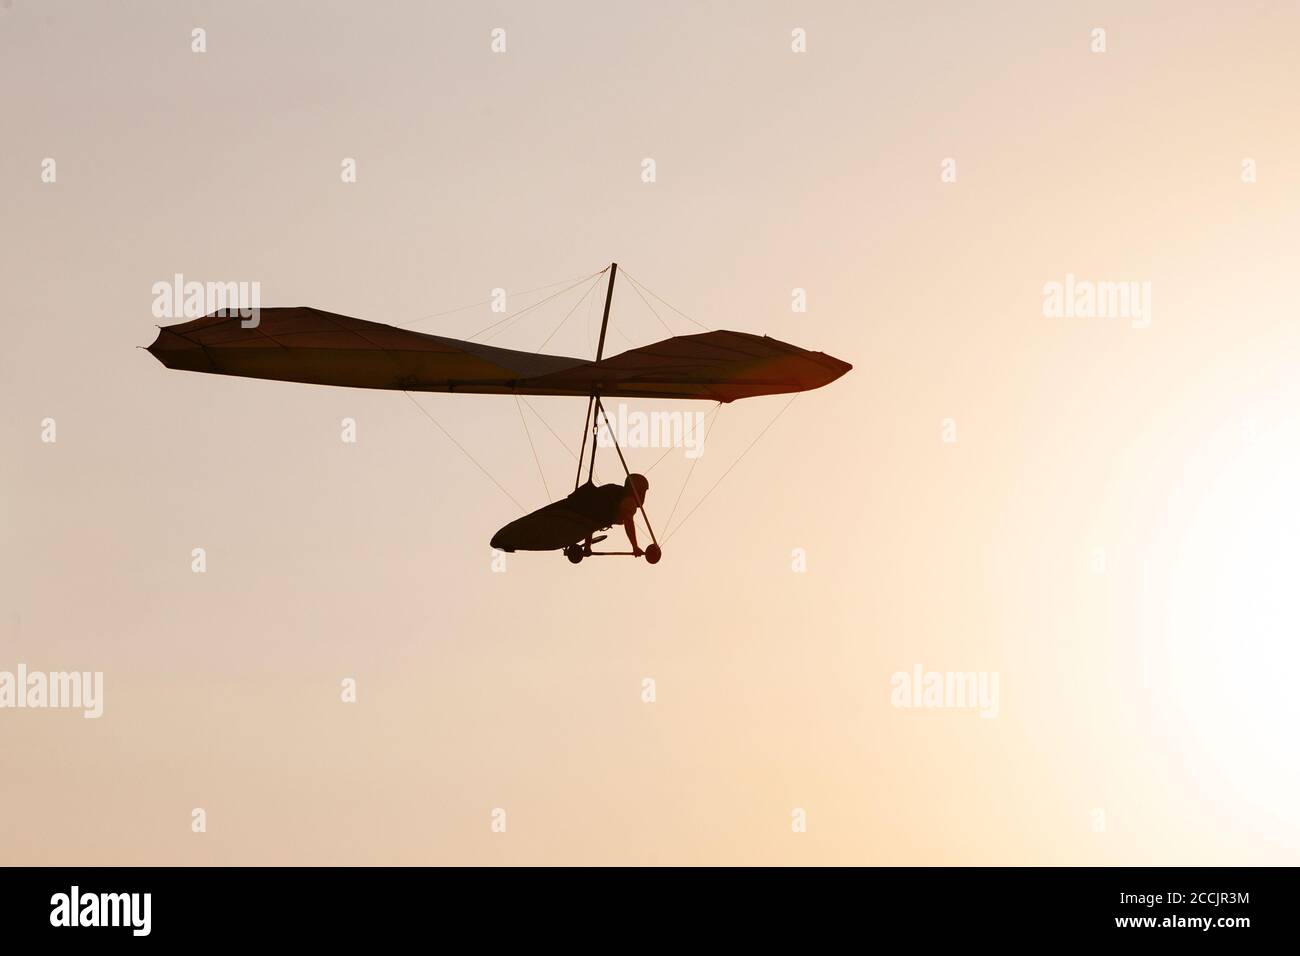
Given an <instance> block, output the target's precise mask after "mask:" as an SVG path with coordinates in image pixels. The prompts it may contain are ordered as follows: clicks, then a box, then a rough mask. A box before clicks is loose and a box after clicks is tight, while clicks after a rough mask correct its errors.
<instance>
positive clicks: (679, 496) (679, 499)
mask: <svg viewBox="0 0 1300 956" xmlns="http://www.w3.org/2000/svg"><path fill="white" fill-rule="evenodd" d="M718 408H722V403H721V402H718ZM718 417H719V418H721V417H722V416H721V415H719V416H718ZM715 424H717V419H714V422H713V424H711V425H709V431H713V425H715ZM709 431H706V432H705V433H704V438H703V440H702V441H701V443H700V444H701V446H703V445H705V444H708V440H709ZM699 463H700V458H699V456H696V457H695V458H694V459H692V460H691V467H690V468H688V469H687V470H686V480H685V481H683V482H682V487H681V488H680V489H679V490H678V492H677V500H676V501H674V502H673V510H672V511H670V512H668V520H667V521H665V522H664V527H665V528H670V527H672V523H673V515H675V514H677V506H678V505H679V504H681V503H682V495H684V494H686V486H687V485H689V484H690V483H691V475H693V474H695V466H696V465H698V464H699ZM667 540H668V539H667V538H666V537H665V538H664V541H665V542H666V541H667Z"/></svg>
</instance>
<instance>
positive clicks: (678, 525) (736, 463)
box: [664, 392, 799, 544]
mask: <svg viewBox="0 0 1300 956" xmlns="http://www.w3.org/2000/svg"><path fill="white" fill-rule="evenodd" d="M798 397H799V393H798V392H795V393H794V396H793V397H792V398H791V399H790V401H788V402H786V403H785V405H783V406H782V407H781V410H780V411H779V412H777V413H776V415H774V416H773V417H772V420H771V421H770V422H768V423H767V424H766V425H764V426H763V430H762V431H761V432H759V433H758V434H757V435H756V436H754V440H753V441H751V442H750V443H749V445H748V446H746V448H745V450H744V451H742V452H741V453H740V457H739V458H737V459H736V460H735V461H733V462H732V463H731V466H730V467H729V468H728V469H727V470H726V471H724V472H723V473H722V477H721V478H719V479H718V480H717V481H715V482H714V483H713V487H712V488H710V489H709V490H708V491H706V492H705V493H704V497H702V498H701V499H700V500H699V501H697V502H696V503H695V507H694V508H692V509H691V510H690V511H688V512H687V513H686V517H685V518H683V519H682V520H681V521H679V522H678V523H677V527H676V528H673V529H672V530H671V531H669V532H667V533H666V534H665V535H664V544H667V543H668V540H669V539H670V538H671V537H672V536H673V535H675V534H676V533H677V532H678V531H680V530H681V528H682V525H684V524H686V522H687V521H689V520H690V519H691V515H693V514H695V512H696V511H698V510H699V508H700V505H702V504H704V502H705V500H707V499H708V497H709V495H711V494H713V492H714V490H715V489H716V488H717V487H718V485H720V484H722V480H723V478H726V477H727V475H729V474H731V471H732V469H733V468H735V467H736V466H737V465H739V464H740V462H741V460H742V459H743V458H744V457H745V456H746V455H748V454H749V450H750V449H751V448H753V447H754V446H755V445H757V444H758V440H759V439H760V438H762V437H763V436H764V435H766V434H767V431H768V429H769V428H771V427H772V426H773V425H775V424H776V420H777V419H778V418H780V417H781V416H782V415H784V414H785V412H786V409H788V408H789V407H790V406H791V405H793V404H794V402H795V399H797V398H798Z"/></svg>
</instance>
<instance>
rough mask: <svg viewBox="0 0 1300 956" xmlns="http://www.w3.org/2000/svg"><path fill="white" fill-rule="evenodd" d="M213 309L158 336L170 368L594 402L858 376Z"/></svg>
mask: <svg viewBox="0 0 1300 956" xmlns="http://www.w3.org/2000/svg"><path fill="white" fill-rule="evenodd" d="M250 321H251V320H249V319H243V318H241V317H240V316H239V314H238V312H235V313H233V314H232V315H229V316H227V315H225V314H224V313H221V312H216V313H213V314H212V315H209V316H205V317H204V318H201V319H195V320H194V321H192V322H184V323H181V324H179V325H169V326H167V327H165V328H162V329H160V330H159V332H158V338H157V339H156V340H155V341H154V343H153V344H152V345H150V346H149V351H150V353H152V354H153V356H154V357H155V358H156V359H158V361H160V362H162V364H163V365H165V366H167V367H168V368H173V369H184V370H187V371H192V372H210V373H214V374H217V375H240V376H245V377H248V378H265V379H274V380H277V381H284V382H307V383H310V384H314V385H342V386H348V387H352V388H382V389H398V390H403V391H411V392H473V393H479V394H489V395H576V396H581V397H587V396H590V395H592V394H598V395H601V396H604V397H607V398H673V399H700V400H705V401H716V402H731V401H735V400H736V399H738V398H751V397H754V396H758V395H776V394H781V393H786V392H802V391H807V390H809V389H814V388H820V387H821V386H823V385H826V384H829V383H830V382H833V381H835V379H837V378H839V377H840V376H841V375H843V374H844V373H845V372H847V371H849V369H850V368H852V366H851V365H849V364H848V363H847V362H842V361H840V360H839V359H837V358H833V357H831V356H829V355H826V354H824V353H822V352H810V351H808V350H806V349H801V348H798V347H797V346H794V345H788V344H786V343H785V342H780V341H778V340H776V339H772V338H768V337H767V336H760V335H751V334H748V333H745V332H728V331H723V330H719V331H713V332H704V333H700V334H698V335H677V336H673V337H672V338H669V339H665V340H664V341H662V342H657V343H655V344H653V345H647V346H644V347H642V348H637V349H632V350H631V351H628V352H624V353H622V354H620V355H615V356H612V357H610V358H607V359H604V360H603V361H599V362H592V361H590V360H587V359H578V358H568V357H565V356H559V355H542V354H538V353H533V352H519V351H515V350H513V349H502V348H496V347H494V346H490V345H482V344H480V343H477V342H466V341H462V340H460V339H451V338H444V337H443V336H440V335H429V334H427V333H424V332H416V331H413V330H410V329H399V328H395V327H394V326H391V325H384V324H382V323H379V322H368V321H366V320H364V319H354V318H351V317H349V316H346V315H338V314H336V313H333V312H324V311H322V310H320V309H312V308H306V307H298V308H266V309H261V310H260V315H259V316H258V319H257V324H256V325H255V326H254V327H251V328H245V327H244V324H245V323H246V322H250Z"/></svg>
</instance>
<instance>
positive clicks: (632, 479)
mask: <svg viewBox="0 0 1300 956" xmlns="http://www.w3.org/2000/svg"><path fill="white" fill-rule="evenodd" d="M649 490H650V481H649V480H648V479H647V478H646V476H645V475H628V476H627V480H626V481H624V482H623V484H621V485H594V484H592V483H591V482H587V483H586V484H584V485H583V486H582V487H581V488H579V489H578V490H577V491H575V492H574V493H573V494H571V495H569V503H570V506H571V507H572V508H573V509H574V510H575V511H578V512H580V513H582V514H584V515H586V516H587V517H589V518H591V519H592V520H593V521H596V522H599V527H601V528H610V527H613V526H614V525H616V524H621V525H622V526H623V530H624V531H625V532H626V533H627V540H628V541H630V542H631V543H632V554H633V555H634V556H635V557H638V558H639V557H641V555H643V554H645V552H644V551H642V550H641V548H640V547H639V546H638V545H637V543H636V510H637V508H640V507H641V506H642V505H644V504H645V496H646V492H648V491H649ZM587 547H588V549H590V548H591V535H588V536H587Z"/></svg>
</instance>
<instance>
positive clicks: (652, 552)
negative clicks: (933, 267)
mask: <svg viewBox="0 0 1300 956" xmlns="http://www.w3.org/2000/svg"><path fill="white" fill-rule="evenodd" d="M663 556H664V553H663V551H661V550H659V545H657V544H652V545H650V547H648V548H646V549H645V559H646V562H647V563H648V564H658V563H659V559H660V558H662V557H663Z"/></svg>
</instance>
